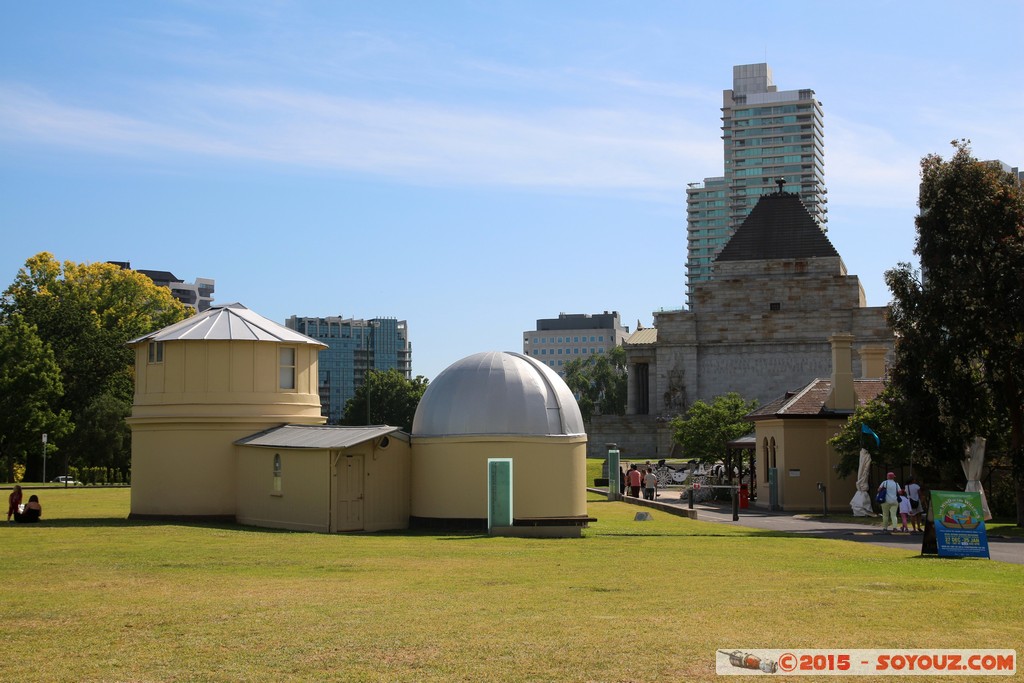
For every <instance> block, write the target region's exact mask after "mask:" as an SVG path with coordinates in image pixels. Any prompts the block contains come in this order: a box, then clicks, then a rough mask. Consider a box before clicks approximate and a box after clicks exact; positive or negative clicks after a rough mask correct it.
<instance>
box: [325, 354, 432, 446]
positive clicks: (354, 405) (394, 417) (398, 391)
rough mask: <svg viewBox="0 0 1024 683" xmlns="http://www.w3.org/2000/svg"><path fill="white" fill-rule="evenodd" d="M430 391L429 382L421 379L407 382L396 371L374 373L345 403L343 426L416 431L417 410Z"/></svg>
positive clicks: (407, 380)
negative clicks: (427, 391) (414, 419)
mask: <svg viewBox="0 0 1024 683" xmlns="http://www.w3.org/2000/svg"><path fill="white" fill-rule="evenodd" d="M426 390H427V378H426V377H424V376H423V375H417V376H416V378H415V379H406V377H405V375H404V374H402V373H401V372H399V371H398V370H395V369H394V368H392V369H390V370H371V371H370V372H369V373H368V374H367V376H366V381H364V382H363V383H362V385H360V386H358V387H356V393H355V396H353V397H352V398H350V399H349V400H348V401H346V403H345V415H344V417H342V420H341V421H342V424H346V425H384V424H386V425H391V426H393V427H401V428H402V429H403V430H404V431H406V432H411V431H412V419H413V417H415V416H416V407H417V406H419V404H420V399H421V398H423V392H425V391H426Z"/></svg>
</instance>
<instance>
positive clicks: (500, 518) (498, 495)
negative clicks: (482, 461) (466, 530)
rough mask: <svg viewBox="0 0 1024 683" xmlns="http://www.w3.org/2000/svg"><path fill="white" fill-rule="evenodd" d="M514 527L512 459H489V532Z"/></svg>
mask: <svg viewBox="0 0 1024 683" xmlns="http://www.w3.org/2000/svg"><path fill="white" fill-rule="evenodd" d="M508 526H512V458H488V459H487V530H488V531H490V530H491V529H493V528H495V527H508Z"/></svg>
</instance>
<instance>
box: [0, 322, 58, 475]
mask: <svg viewBox="0 0 1024 683" xmlns="http://www.w3.org/2000/svg"><path fill="white" fill-rule="evenodd" d="M63 394H64V387H63V385H62V384H61V380H60V368H59V367H58V366H57V362H56V361H55V360H54V358H53V351H51V350H50V348H49V347H48V346H47V345H46V344H44V343H43V341H42V340H41V339H40V338H39V336H38V335H37V334H36V330H35V328H34V327H33V326H31V325H29V324H28V323H26V322H25V319H24V318H22V317H21V316H20V315H11V316H8V317H6V318H5V319H3V320H2V321H0V463H2V466H3V473H2V474H3V477H4V480H5V481H13V480H14V466H15V465H25V467H26V472H25V474H26V479H28V480H31V481H37V480H39V479H41V478H42V459H43V450H42V449H43V442H42V435H43V434H47V436H48V440H49V441H51V442H57V441H59V440H60V439H61V438H62V437H63V436H64V435H65V434H67V433H68V432H69V431H70V429H71V424H70V420H69V416H68V413H67V411H62V410H60V409H59V408H57V404H58V403H59V401H60V399H61V397H62V396H63ZM52 471H56V468H54V470H52Z"/></svg>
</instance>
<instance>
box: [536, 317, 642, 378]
mask: <svg viewBox="0 0 1024 683" xmlns="http://www.w3.org/2000/svg"><path fill="white" fill-rule="evenodd" d="M628 334H629V328H628V327H623V326H622V322H621V320H620V319H619V312H618V311H612V312H610V313H609V312H608V311H605V312H604V313H595V314H591V313H559V314H558V317H557V318H544V319H541V320H538V321H537V329H535V330H527V331H526V332H523V354H524V355H527V356H530V357H531V358H534V359H536V360H539V361H540V362H542V363H544V364H545V365H547V366H548V367H550V368H551V369H552V370H554V371H555V372H557V373H558V374H559V375H560V376H563V377H564V376H565V372H564V366H565V364H566V363H568V362H569V361H571V360H573V359H574V358H589V357H592V356H600V355H603V354H606V353H608V351H610V350H611V349H612V348H614V347H616V346H618V345H619V344H621V343H622V340H623V339H625V338H626V336H627V335H628Z"/></svg>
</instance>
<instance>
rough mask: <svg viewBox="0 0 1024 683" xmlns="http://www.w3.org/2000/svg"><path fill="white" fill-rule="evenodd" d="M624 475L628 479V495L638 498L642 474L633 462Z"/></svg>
mask: <svg viewBox="0 0 1024 683" xmlns="http://www.w3.org/2000/svg"><path fill="white" fill-rule="evenodd" d="M626 477H627V478H628V479H629V495H631V496H633V497H634V498H639V497H640V487H641V486H642V485H643V476H642V475H641V474H640V470H638V469H637V468H636V465H635V464H634V465H630V466H629V472H627V473H626Z"/></svg>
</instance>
